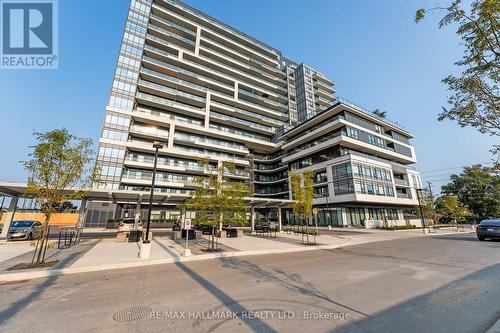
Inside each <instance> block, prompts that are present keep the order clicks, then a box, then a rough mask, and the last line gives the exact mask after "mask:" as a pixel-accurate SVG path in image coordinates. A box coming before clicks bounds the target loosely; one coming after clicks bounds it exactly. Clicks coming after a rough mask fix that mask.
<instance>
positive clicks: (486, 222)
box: [481, 220, 500, 227]
mask: <svg viewBox="0 0 500 333" xmlns="http://www.w3.org/2000/svg"><path fill="white" fill-rule="evenodd" d="M481 224H487V225H497V226H499V227H500V220H484V221H482V222H481Z"/></svg>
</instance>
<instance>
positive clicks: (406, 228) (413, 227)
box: [379, 224, 417, 230]
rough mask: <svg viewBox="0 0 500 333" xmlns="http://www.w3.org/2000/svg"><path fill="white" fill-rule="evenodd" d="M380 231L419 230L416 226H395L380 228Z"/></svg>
mask: <svg viewBox="0 0 500 333" xmlns="http://www.w3.org/2000/svg"><path fill="white" fill-rule="evenodd" d="M379 229H383V230H410V229H417V226H416V225H414V224H408V225H393V226H391V227H380V228H379Z"/></svg>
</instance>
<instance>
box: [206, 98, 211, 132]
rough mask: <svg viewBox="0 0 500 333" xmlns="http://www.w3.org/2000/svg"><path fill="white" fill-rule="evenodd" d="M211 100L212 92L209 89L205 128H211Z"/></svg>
mask: <svg viewBox="0 0 500 333" xmlns="http://www.w3.org/2000/svg"><path fill="white" fill-rule="evenodd" d="M210 100H211V96H210V92H209V91H208V92H207V102H206V104H205V112H206V114H205V128H209V127H210V126H209V122H210Z"/></svg>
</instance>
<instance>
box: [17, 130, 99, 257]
mask: <svg viewBox="0 0 500 333" xmlns="http://www.w3.org/2000/svg"><path fill="white" fill-rule="evenodd" d="M33 135H34V137H35V139H36V141H37V142H38V143H37V144H36V145H35V146H33V147H31V148H32V149H33V152H32V153H31V154H29V156H30V160H28V161H23V162H21V163H22V164H23V166H24V168H25V170H26V172H27V173H28V174H29V175H30V176H29V177H28V186H27V189H26V196H28V197H33V198H34V199H35V200H36V203H37V204H38V205H39V206H40V209H41V210H42V212H43V213H44V215H45V222H44V225H43V228H42V234H41V235H40V237H39V238H40V239H41V245H40V244H39V242H37V243H36V246H37V247H36V249H35V254H36V256H35V255H34V256H33V259H34V260H35V258H36V265H39V264H41V263H42V262H43V260H44V258H42V257H41V250H42V249H43V247H44V242H45V235H46V233H47V229H48V223H49V219H50V216H51V215H52V214H53V213H55V212H57V211H58V210H60V208H61V207H62V206H64V204H65V203H66V202H68V201H71V200H78V199H83V198H84V197H85V196H86V193H87V192H86V189H88V188H90V187H91V186H92V183H93V182H95V181H96V180H97V178H98V174H99V170H98V168H96V167H95V165H93V163H92V162H93V155H94V152H93V151H92V140H91V139H80V138H77V137H76V136H74V135H71V134H70V133H69V132H68V131H67V130H66V129H64V128H63V129H61V130H53V131H49V132H46V133H39V132H34V133H33ZM38 245H40V248H39V246H38ZM37 251H38V253H36V252H37Z"/></svg>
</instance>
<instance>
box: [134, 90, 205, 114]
mask: <svg viewBox="0 0 500 333" xmlns="http://www.w3.org/2000/svg"><path fill="white" fill-rule="evenodd" d="M136 98H137V100H139V101H140V102H141V103H143V104H146V105H150V106H153V107H158V108H160V109H166V110H171V111H174V112H186V113H190V114H191V115H194V116H198V117H202V118H204V117H205V112H204V109H201V108H196V107H194V106H189V105H187V104H183V103H178V102H174V101H172V100H169V99H166V98H162V97H157V96H153V95H149V94H145V93H142V92H139V93H137V95H136Z"/></svg>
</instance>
